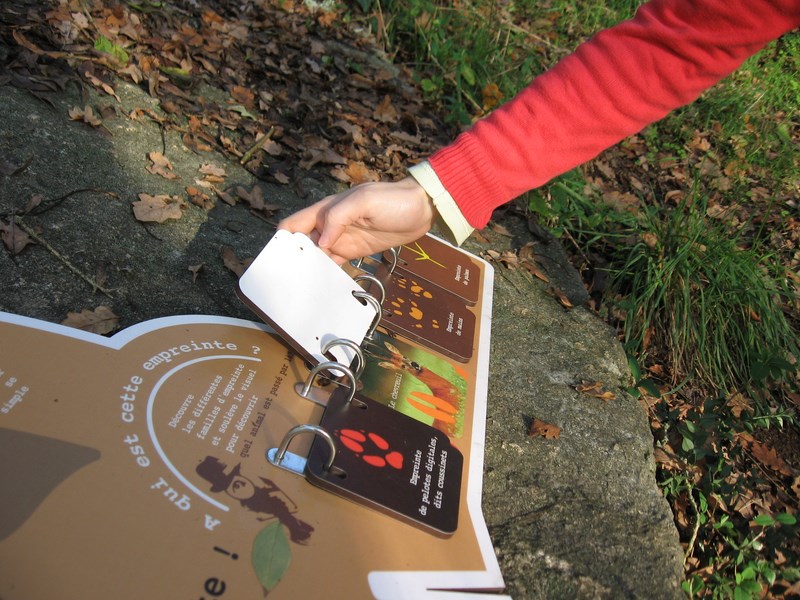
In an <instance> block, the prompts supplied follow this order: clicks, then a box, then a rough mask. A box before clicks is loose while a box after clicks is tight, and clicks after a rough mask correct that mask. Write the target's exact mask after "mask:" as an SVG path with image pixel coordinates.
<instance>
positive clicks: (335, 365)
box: [300, 360, 356, 403]
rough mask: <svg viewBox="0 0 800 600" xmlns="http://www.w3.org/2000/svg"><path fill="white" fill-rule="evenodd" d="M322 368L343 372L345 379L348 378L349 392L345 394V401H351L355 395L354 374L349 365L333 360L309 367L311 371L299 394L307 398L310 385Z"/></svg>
mask: <svg viewBox="0 0 800 600" xmlns="http://www.w3.org/2000/svg"><path fill="white" fill-rule="evenodd" d="M324 369H330V370H332V371H341V372H342V373H344V374H345V376H346V377H347V379H349V380H350V394H349V395H348V396H347V402H348V403H349V402H351V401H352V400H353V398H354V397H355V395H356V376H355V375H354V374H353V371H351V370H350V367H345V366H344V365H343V364H342V363H340V362H336V361H334V360H332V361H328V362H324V363H319V364H318V365H317V366H316V367H314V368H313V369H311V372H310V373H309V374H308V377H307V378H306V382H305V384H303V389H302V390H300V395H301V396H302V397H303V398H306V399H309V400H310V398H308V394H309V392H310V391H311V386H312V385H314V378H316V376H317V375H318V374H319V372H320V371H322V370H324Z"/></svg>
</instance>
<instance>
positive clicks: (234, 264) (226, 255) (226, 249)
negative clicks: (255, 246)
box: [220, 246, 253, 277]
mask: <svg viewBox="0 0 800 600" xmlns="http://www.w3.org/2000/svg"><path fill="white" fill-rule="evenodd" d="M220 255H221V256H222V263H223V264H224V265H225V266H226V267H227V268H228V269H230V270H231V271H233V272H234V273H235V274H236V276H237V277H241V276H242V273H244V271H245V269H247V267H248V266H249V265H250V263H251V262H253V259H252V258H246V259H244V260H240V259H239V257H238V256H236V253H235V252H234V251H233V248H231V247H230V246H223V247H222V250H221V251H220Z"/></svg>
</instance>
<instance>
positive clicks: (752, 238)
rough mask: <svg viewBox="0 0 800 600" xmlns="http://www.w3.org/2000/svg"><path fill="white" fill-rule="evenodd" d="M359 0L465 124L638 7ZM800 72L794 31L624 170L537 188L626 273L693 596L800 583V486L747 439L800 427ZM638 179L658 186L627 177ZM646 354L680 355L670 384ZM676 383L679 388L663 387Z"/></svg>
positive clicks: (612, 270) (634, 339)
mask: <svg viewBox="0 0 800 600" xmlns="http://www.w3.org/2000/svg"><path fill="white" fill-rule="evenodd" d="M358 1H359V4H360V6H361V16H360V17H359V18H362V19H366V20H369V21H370V22H371V23H372V25H373V27H374V31H375V33H376V36H377V37H378V38H379V39H381V40H383V42H384V45H385V47H386V49H387V50H388V51H389V53H390V54H391V55H393V56H394V57H395V59H396V60H397V61H398V62H405V63H407V64H408V65H409V66H411V67H412V69H413V70H414V72H415V73H416V75H417V78H418V80H419V82H420V85H421V87H422V89H423V90H424V93H425V94H426V97H427V100H428V101H429V102H432V103H434V104H437V105H438V106H439V107H440V109H441V112H442V114H443V115H444V116H445V117H446V118H447V120H448V121H449V122H450V123H451V124H452V126H453V132H454V133H455V131H457V129H458V128H459V127H463V126H465V125H468V124H469V123H471V122H473V121H474V120H475V119H477V118H480V117H481V116H483V115H485V114H486V113H487V112H488V111H490V110H491V109H492V108H493V107H494V106H495V105H496V104H497V102H503V101H506V100H508V99H510V98H511V97H513V96H514V95H515V94H516V93H517V92H518V91H520V90H521V89H522V88H523V87H524V86H525V85H527V84H528V83H529V82H530V80H531V79H532V78H533V77H535V76H536V75H537V74H539V73H541V72H543V71H545V70H546V69H548V68H549V67H551V66H552V65H553V64H555V63H556V62H557V61H558V60H559V59H560V58H561V57H563V56H565V55H566V54H568V53H569V52H571V51H572V50H573V49H574V48H575V47H576V46H578V45H579V44H580V43H581V42H582V41H584V40H585V39H587V38H588V37H590V36H591V35H593V34H594V33H596V32H597V31H598V30H600V29H602V28H605V27H608V26H611V25H613V24H615V23H617V22H619V21H621V20H623V19H625V18H628V17H630V16H631V15H632V14H633V12H634V11H635V9H636V7H637V6H638V4H639V2H636V1H632V0H612V1H611V2H605V1H602V0H585V1H578V0H542V1H539V0H504V1H503V2H500V1H498V0H461V1H459V2H444V1H443V0H358ZM799 72H800V33H797V32H795V33H792V34H788V35H786V36H784V37H783V38H782V39H781V40H778V41H776V42H773V43H772V44H770V45H768V46H767V47H766V48H765V49H764V50H763V51H762V52H761V53H760V54H758V55H757V56H755V57H753V58H751V59H749V60H748V61H747V62H746V63H745V64H744V65H743V66H742V67H741V68H740V69H739V70H738V71H737V72H736V73H734V74H733V75H732V76H730V77H728V78H726V79H725V80H724V81H723V82H721V83H720V84H718V85H717V86H715V87H713V88H712V89H710V90H708V91H706V92H705V93H704V94H703V95H702V96H701V97H700V98H699V99H698V100H697V101H696V102H694V103H693V104H691V105H689V106H687V107H684V108H682V109H679V110H676V111H674V112H673V113H672V114H671V115H669V116H668V117H666V118H665V119H663V120H661V121H660V122H658V123H655V124H653V125H651V126H650V127H648V128H647V129H646V130H645V131H643V132H642V133H641V134H640V135H639V136H638V137H637V139H636V140H634V141H632V142H630V143H629V142H623V144H622V146H623V151H616V150H611V151H609V153H607V156H606V157H601V159H605V160H607V165H613V170H614V173H613V175H612V176H611V177H609V176H607V175H605V174H603V175H602V176H601V175H599V174H598V170H597V169H594V170H593V167H592V165H588V166H587V167H584V168H582V169H576V170H574V171H572V172H570V173H567V174H565V175H563V176H561V177H559V178H557V179H556V180H554V181H553V182H551V183H549V184H548V185H546V186H543V187H542V188H540V189H538V190H534V191H532V192H530V193H529V194H528V195H527V196H526V197H525V198H524V199H523V202H524V204H525V206H526V208H527V209H528V210H529V211H531V212H532V213H535V214H536V215H537V216H538V218H539V220H540V221H541V222H542V223H543V224H546V225H547V226H549V227H550V228H551V229H552V230H553V231H554V232H555V233H556V234H557V235H560V236H562V238H563V239H564V245H565V247H567V248H568V249H572V250H575V251H576V257H577V258H578V259H579V260H581V261H583V263H584V264H583V265H582V266H584V267H587V269H589V270H594V271H595V272H597V271H606V272H607V273H608V275H609V277H610V283H609V285H607V287H606V290H605V296H604V304H605V306H606V307H608V308H609V313H610V314H611V315H612V318H611V321H612V323H613V324H615V325H617V326H618V327H619V331H620V336H621V339H622V340H623V342H624V343H625V345H626V348H627V350H628V352H629V356H630V357H631V364H632V365H633V369H632V371H633V376H634V381H635V385H634V386H633V387H632V388H631V392H632V393H634V394H645V395H649V396H650V402H651V403H652V404H653V409H652V411H651V419H653V421H654V422H655V423H657V425H654V435H655V437H656V444H657V446H658V448H660V449H661V450H664V451H665V452H666V451H668V452H669V453H670V455H671V456H673V457H674V458H675V460H674V461H672V462H670V461H668V462H667V463H660V465H659V471H658V481H659V485H660V486H661V487H662V490H663V492H664V495H665V497H666V498H667V499H668V501H669V502H670V504H671V506H672V507H673V511H674V513H675V515H676V522H677V523H678V524H679V530H680V531H681V534H682V542H683V543H684V545H685V547H686V573H687V576H686V581H685V582H684V585H683V587H684V591H685V592H686V594H687V595H688V596H689V597H692V598H694V597H703V598H736V599H740V598H741V599H744V598H756V597H762V594H763V593H764V592H765V591H766V592H767V593H777V594H779V593H781V590H784V589H786V587H787V586H788V585H789V584H791V583H793V582H796V581H798V580H800V570H798V569H797V568H796V566H794V565H796V564H797V560H798V558H800V557H798V546H797V545H796V544H794V543H790V542H789V541H788V540H792V539H794V536H796V535H797V526H796V522H795V519H794V517H793V516H792V515H789V514H787V513H786V511H785V507H786V506H787V504H786V503H787V502H788V501H787V500H786V497H785V495H784V496H781V493H782V492H780V490H784V489H786V487H787V486H786V484H785V482H781V481H780V478H779V477H777V476H776V475H775V473H771V474H770V473H767V472H765V471H764V467H763V465H760V464H759V463H758V461H755V460H753V458H752V457H751V456H750V455H749V454H748V451H747V450H746V449H745V446H744V445H743V442H742V441H741V440H742V436H743V435H756V434H757V433H758V432H759V431H763V428H764V427H769V426H775V427H783V426H785V425H786V424H787V423H796V421H795V417H794V415H793V414H792V413H791V411H788V410H786V409H785V408H784V406H783V405H782V403H781V402H780V398H781V397H782V396H781V394H783V393H784V392H786V391H787V390H794V391H796V387H797V382H798V374H797V366H796V363H795V362H794V361H795V360H796V359H797V357H798V348H797V340H798V339H799V338H800V335H798V333H799V332H798V330H797V323H798V322H800V316H799V315H798V314H797V306H800V304H798V303H797V287H796V286H797V283H796V281H795V282H794V283H793V281H792V279H791V278H790V277H789V276H788V273H789V271H791V270H795V271H797V268H798V266H799V265H800V255H797V245H798V243H799V240H798V236H797V235H796V234H793V233H792V231H793V227H796V223H797V221H796V220H797V219H798V213H797V210H798V207H797V198H798V191H800V176H799V175H798V174H799V173H800V117H798V114H800V75H799V74H798V73H799ZM626 144H628V145H627V146H626ZM626 150H627V152H626ZM632 155H633V157H631V156H632ZM600 171H603V170H602V169H600ZM606 171H607V169H606ZM630 175H634V176H635V177H636V178H637V179H638V180H639V181H640V182H641V183H642V184H643V185H641V186H640V187H638V188H636V189H634V188H632V187H628V183H627V182H628V181H630V179H629V176H630ZM590 177H591V178H592V179H591V180H590V179H589V178H590ZM598 180H599V183H598ZM609 190H616V191H618V192H621V193H629V194H630V193H633V194H634V195H635V196H637V197H638V205H637V207H636V208H635V209H632V210H627V211H619V210H616V209H615V208H614V207H613V205H612V203H610V202H607V201H606V194H607V192H608V191H609ZM675 193H677V194H678V196H677V199H675V197H674V196H673V197H672V198H671V199H670V197H669V196H668V194H675ZM720 212H722V213H724V214H725V216H721V215H720ZM793 224H794V225H793ZM645 364H647V365H650V366H653V365H654V364H656V365H657V366H665V372H664V373H663V374H662V375H659V376H658V377H659V381H656V380H655V379H654V377H655V376H654V375H652V374H651V373H648V372H646V371H644V369H642V368H640V367H639V365H645ZM659 382H660V383H661V384H662V388H663V384H664V383H667V384H669V385H672V386H675V387H673V389H672V390H671V391H670V392H666V393H663V392H660V391H659V389H658V388H657V385H656V384H657V383H659ZM742 395H744V396H746V397H748V398H755V401H754V402H753V404H752V407H751V410H749V411H745V412H741V411H739V410H733V408H732V406H733V403H734V402H733V401H734V399H736V398H738V397H742ZM765 486H766V487H765ZM769 486H772V488H771V489H777V490H779V491H778V493H777V496H769V495H766V496H760V497H759V500H760V501H761V502H762V504H761V508H760V509H759V510H760V511H761V512H760V514H753V515H750V516H748V514H747V511H740V510H735V509H734V508H733V507H734V506H737V502H738V501H740V500H741V499H742V498H746V497H749V496H748V494H752V493H753V490H764V489H767V488H769ZM781 486H784V487H781ZM789 496H790V494H789ZM795 504H796V502H795Z"/></svg>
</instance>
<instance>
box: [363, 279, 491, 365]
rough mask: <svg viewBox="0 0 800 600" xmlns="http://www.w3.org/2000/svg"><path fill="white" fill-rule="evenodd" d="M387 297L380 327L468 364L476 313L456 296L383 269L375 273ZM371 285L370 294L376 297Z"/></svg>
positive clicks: (419, 280)
mask: <svg viewBox="0 0 800 600" xmlns="http://www.w3.org/2000/svg"><path fill="white" fill-rule="evenodd" d="M375 275H376V277H378V279H380V280H381V282H382V283H383V288H384V291H385V294H386V297H385V298H384V300H383V304H382V305H381V306H382V308H383V315H382V317H381V326H383V327H384V328H385V329H387V330H388V331H391V332H393V333H396V334H398V335H401V336H404V337H407V338H409V339H412V340H414V341H417V342H419V343H420V344H422V345H423V346H425V347H426V348H430V349H433V350H436V351H437V352H441V353H442V354H444V355H446V356H449V357H451V358H454V359H456V360H457V361H459V362H467V361H469V359H470V358H472V348H473V343H474V341H475V321H476V318H475V314H474V313H472V312H471V311H470V309H469V307H468V306H467V305H466V304H464V303H463V302H462V301H461V300H459V299H458V298H457V297H455V296H453V295H452V294H449V293H447V292H445V291H444V290H443V289H442V288H440V287H439V286H437V285H433V284H430V283H428V282H427V281H424V280H423V279H418V278H416V277H415V276H412V275H406V274H403V273H399V272H397V271H395V272H394V273H393V274H392V275H388V268H387V267H386V266H381V267H379V268H378V270H377V271H376V273H375ZM375 287H376V286H375V285H374V284H371V285H370V286H369V288H368V289H369V291H370V293H372V294H375V291H374V288H375Z"/></svg>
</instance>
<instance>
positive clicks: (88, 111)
mask: <svg viewBox="0 0 800 600" xmlns="http://www.w3.org/2000/svg"><path fill="white" fill-rule="evenodd" d="M69 118H70V119H72V120H73V121H83V122H84V123H87V124H89V125H91V126H92V127H99V126H100V125H102V124H103V120H102V119H100V117H98V116H97V115H96V114H94V111H93V110H92V107H91V106H88V105H87V106H86V107H85V108H83V109H81V108H79V107H77V106H74V107H72V108H70V109H69Z"/></svg>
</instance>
